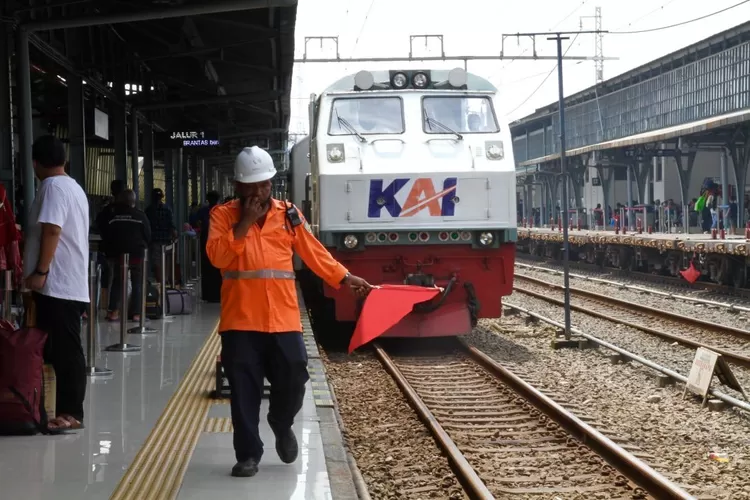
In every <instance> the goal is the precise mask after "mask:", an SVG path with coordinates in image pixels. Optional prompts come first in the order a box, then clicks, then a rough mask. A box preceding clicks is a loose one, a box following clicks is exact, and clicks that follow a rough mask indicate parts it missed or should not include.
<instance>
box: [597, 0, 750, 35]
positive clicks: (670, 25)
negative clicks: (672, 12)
mask: <svg viewBox="0 0 750 500" xmlns="http://www.w3.org/2000/svg"><path fill="white" fill-rule="evenodd" d="M746 3H750V0H743V1H742V2H738V3H736V4H734V5H730V6H729V7H725V8H723V9H720V10H717V11H714V12H711V13H709V14H705V15H702V16H700V17H696V18H694V19H688V20H687V21H681V22H679V23H674V24H669V25H667V26H659V27H658V28H648V29H643V30H632V31H610V32H609V33H608V34H610V35H638V34H641V33H653V32H655V31H663V30H668V29H671V28H677V27H678V26H685V25H686V24H691V23H694V22H697V21H702V20H703V19H708V18H709V17H713V16H716V15H718V14H721V13H723V12H727V11H728V10H732V9H734V8H737V7H739V6H740V5H744V4H746Z"/></svg>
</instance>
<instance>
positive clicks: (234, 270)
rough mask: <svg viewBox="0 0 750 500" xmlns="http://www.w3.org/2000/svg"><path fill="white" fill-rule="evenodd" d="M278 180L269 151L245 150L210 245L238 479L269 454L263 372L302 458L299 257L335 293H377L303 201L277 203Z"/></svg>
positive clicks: (274, 418)
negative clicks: (327, 242)
mask: <svg viewBox="0 0 750 500" xmlns="http://www.w3.org/2000/svg"><path fill="white" fill-rule="evenodd" d="M275 175H276V168H275V167H274V164H273V159H272V158H271V156H270V155H269V154H268V152H266V151H265V150H263V149H261V148H259V147H257V146H253V147H249V148H245V149H243V150H242V152H240V154H239V155H238V156H237V159H236V161H235V164H234V181H235V192H236V194H237V199H235V200H232V201H230V202H228V203H225V204H223V205H217V206H216V207H214V208H213V209H212V210H211V217H210V224H209V227H210V229H209V234H208V241H207V243H206V253H207V254H208V258H209V260H210V261H211V263H212V264H213V265H214V266H215V267H217V268H218V269H220V270H221V273H222V276H223V278H224V281H223V284H222V286H221V319H220V322H219V334H220V335H221V362H222V365H223V366H224V372H225V374H226V376H227V379H228V380H229V385H230V387H231V391H232V392H231V399H230V403H231V409H232V424H233V425H234V451H235V456H236V458H237V464H236V465H235V466H234V467H233V468H232V475H233V476H237V477H251V476H254V475H255V474H256V473H257V472H258V463H259V462H260V459H261V457H262V455H263V441H261V438H260V433H259V431H258V423H259V419H260V403H261V398H262V396H263V377H264V376H265V378H267V379H268V381H269V382H270V383H271V394H270V398H269V399H270V401H269V403H270V404H269V410H268V424H269V425H270V426H271V429H272V430H273V433H274V436H275V438H276V452H277V453H278V455H279V458H281V460H282V461H283V462H284V463H288V464H290V463H292V462H294V461H295V460H296V459H297V454H298V452H299V449H298V445H297V439H296V438H295V436H294V432H293V431H292V424H293V422H294V417H295V415H296V414H297V413H298V412H299V410H300V409H301V408H302V400H303V398H304V394H305V383H306V382H307V380H308V379H309V376H308V373H307V352H306V351H305V344H304V341H303V339H302V324H301V321H300V311H299V306H298V303H297V288H296V284H295V274H294V270H293V264H292V256H293V253H294V252H296V253H297V254H298V255H299V256H300V258H301V259H302V260H303V261H304V262H305V264H307V266H308V267H309V268H310V270H312V271H313V272H314V273H315V274H317V275H318V276H319V277H320V278H321V279H323V280H324V281H325V282H326V283H328V284H329V285H330V286H332V287H334V288H338V287H339V286H340V285H348V286H349V287H351V289H352V290H353V291H354V293H355V294H357V295H359V296H362V297H364V296H365V295H367V293H368V292H369V290H370V289H371V288H372V286H371V285H370V284H369V283H367V282H366V281H365V280H363V279H362V278H359V277H357V276H352V275H351V274H349V272H348V271H347V270H346V268H344V266H342V265H341V264H340V263H339V262H337V261H336V260H335V259H334V258H333V257H332V256H331V254H330V253H329V252H328V250H326V249H325V247H324V246H323V245H321V244H320V242H319V241H318V240H317V239H316V238H315V236H313V234H312V231H311V229H310V225H309V224H308V223H307V222H306V221H305V219H304V216H303V215H302V213H301V212H300V211H299V210H297V208H296V207H295V206H294V205H292V204H291V203H287V202H284V201H279V200H275V199H273V198H272V197H271V179H272V178H273V177H274V176H275Z"/></svg>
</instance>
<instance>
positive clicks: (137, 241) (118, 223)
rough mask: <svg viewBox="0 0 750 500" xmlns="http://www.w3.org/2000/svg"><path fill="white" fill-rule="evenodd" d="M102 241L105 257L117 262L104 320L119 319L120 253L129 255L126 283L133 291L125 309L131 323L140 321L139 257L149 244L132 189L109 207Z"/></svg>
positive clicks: (146, 226)
mask: <svg viewBox="0 0 750 500" xmlns="http://www.w3.org/2000/svg"><path fill="white" fill-rule="evenodd" d="M102 239H103V240H104V241H106V246H107V251H108V255H109V256H110V257H113V258H114V259H116V261H117V265H116V267H115V269H116V272H115V273H114V276H113V278H112V287H111V289H110V292H109V308H108V313H107V319H108V320H109V321H119V320H120V310H119V309H120V304H121V297H120V296H121V295H122V268H121V267H120V258H121V256H122V255H124V254H129V255H130V266H129V267H130V282H131V285H132V289H133V291H132V296H131V298H132V301H131V302H132V307H129V308H128V311H130V312H131V314H130V319H131V320H133V321H140V314H139V313H140V310H141V300H142V298H141V295H142V293H143V290H141V285H142V283H141V279H142V276H141V273H142V272H143V267H142V266H143V254H144V251H145V250H146V249H147V248H148V245H149V243H150V242H151V224H150V223H149V221H148V217H146V214H145V213H143V212H142V211H141V210H138V209H137V208H135V192H134V191H133V190H132V189H126V190H125V191H123V192H122V194H121V195H120V196H119V197H118V199H117V201H116V203H115V204H114V205H113V208H112V213H111V217H110V219H109V221H108V224H107V227H106V228H105V229H104V232H103V233H102ZM125 300H127V298H125Z"/></svg>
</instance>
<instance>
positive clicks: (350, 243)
mask: <svg viewBox="0 0 750 500" xmlns="http://www.w3.org/2000/svg"><path fill="white" fill-rule="evenodd" d="M357 243H359V241H357V237H356V236H354V235H353V234H347V235H346V236H345V237H344V246H345V247H346V248H348V249H350V250H351V249H352V248H356V246H357Z"/></svg>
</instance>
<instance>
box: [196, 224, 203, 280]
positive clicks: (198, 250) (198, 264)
mask: <svg viewBox="0 0 750 500" xmlns="http://www.w3.org/2000/svg"><path fill="white" fill-rule="evenodd" d="M203 230H205V229H204V228H201V231H203ZM202 271H203V270H202V269H201V238H200V234H197V235H196V236H195V279H196V281H198V280H200V279H201V273H202Z"/></svg>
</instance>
